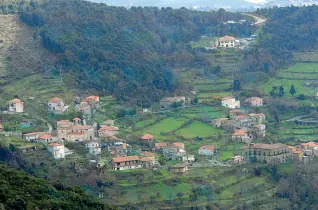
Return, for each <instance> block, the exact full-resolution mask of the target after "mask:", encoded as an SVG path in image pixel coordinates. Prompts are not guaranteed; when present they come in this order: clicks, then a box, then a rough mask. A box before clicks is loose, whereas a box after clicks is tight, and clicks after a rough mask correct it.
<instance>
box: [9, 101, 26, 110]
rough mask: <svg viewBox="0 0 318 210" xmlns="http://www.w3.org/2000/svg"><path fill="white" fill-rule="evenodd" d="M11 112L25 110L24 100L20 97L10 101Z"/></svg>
mask: <svg viewBox="0 0 318 210" xmlns="http://www.w3.org/2000/svg"><path fill="white" fill-rule="evenodd" d="M8 111H9V112H15V113H22V112H24V102H23V101H21V100H20V99H18V98H15V99H13V100H11V101H10V102H9V106H8Z"/></svg>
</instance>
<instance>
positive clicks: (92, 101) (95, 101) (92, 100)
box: [84, 96, 99, 105]
mask: <svg viewBox="0 0 318 210" xmlns="http://www.w3.org/2000/svg"><path fill="white" fill-rule="evenodd" d="M84 101H85V102H87V103H88V104H90V105H96V104H98V103H99V96H87V97H86V98H85V99H84Z"/></svg>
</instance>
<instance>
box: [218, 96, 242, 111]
mask: <svg viewBox="0 0 318 210" xmlns="http://www.w3.org/2000/svg"><path fill="white" fill-rule="evenodd" d="M221 102H222V106H224V107H227V108H230V109H239V108H240V101H239V100H235V98H233V97H232V96H227V97H224V98H222V100H221Z"/></svg>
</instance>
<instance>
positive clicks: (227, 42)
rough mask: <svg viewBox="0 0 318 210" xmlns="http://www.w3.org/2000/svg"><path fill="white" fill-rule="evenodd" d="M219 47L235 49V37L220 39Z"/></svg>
mask: <svg viewBox="0 0 318 210" xmlns="http://www.w3.org/2000/svg"><path fill="white" fill-rule="evenodd" d="M219 47H222V48H234V47H235V37H232V36H223V37H220V38H219Z"/></svg>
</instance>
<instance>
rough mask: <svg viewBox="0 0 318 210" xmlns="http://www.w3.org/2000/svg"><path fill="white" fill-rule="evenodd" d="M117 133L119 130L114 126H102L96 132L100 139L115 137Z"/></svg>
mask: <svg viewBox="0 0 318 210" xmlns="http://www.w3.org/2000/svg"><path fill="white" fill-rule="evenodd" d="M118 132H119V128H118V127H116V126H102V127H101V128H100V129H99V130H98V135H99V136H100V137H107V136H109V137H111V136H115V135H117V134H118Z"/></svg>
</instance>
